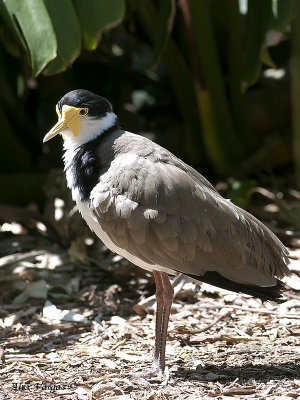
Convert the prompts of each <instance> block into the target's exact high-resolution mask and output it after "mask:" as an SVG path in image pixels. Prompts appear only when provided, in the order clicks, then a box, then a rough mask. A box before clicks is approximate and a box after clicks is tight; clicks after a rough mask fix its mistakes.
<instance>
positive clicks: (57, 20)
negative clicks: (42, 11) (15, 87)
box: [44, 0, 81, 74]
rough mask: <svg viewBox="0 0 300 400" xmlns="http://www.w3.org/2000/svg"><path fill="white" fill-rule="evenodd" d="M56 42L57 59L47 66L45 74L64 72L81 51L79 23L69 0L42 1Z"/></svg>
mask: <svg viewBox="0 0 300 400" xmlns="http://www.w3.org/2000/svg"><path fill="white" fill-rule="evenodd" d="M44 2H45V5H46V7H47V10H48V13H49V16H50V18H51V21H52V25H53V28H54V31H55V34H56V40H57V57H56V58H55V59H54V60H53V61H51V62H50V64H49V65H48V66H47V69H46V73H48V74H55V73H58V72H61V71H64V70H65V69H66V68H67V67H68V65H70V64H71V63H72V62H73V61H74V60H75V58H76V57H77V56H78V54H79V53H80V50H81V31H80V25H79V21H78V19H77V15H76V12H75V9H74V7H73V4H72V1H71V0H64V1H61V0H44Z"/></svg>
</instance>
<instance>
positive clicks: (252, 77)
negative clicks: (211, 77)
mask: <svg viewBox="0 0 300 400" xmlns="http://www.w3.org/2000/svg"><path fill="white" fill-rule="evenodd" d="M271 15H272V0H263V1H261V0H251V1H250V2H249V3H248V13H247V19H246V28H247V29H246V38H245V50H244V60H243V76H242V87H243V88H244V89H245V88H246V87H247V86H250V85H253V84H254V83H255V82H256V81H257V79H258V77H259V74H260V70H261V62H260V57H259V56H260V52H261V48H262V46H263V44H264V42H265V36H266V32H267V30H268V28H269V21H270V19H271Z"/></svg>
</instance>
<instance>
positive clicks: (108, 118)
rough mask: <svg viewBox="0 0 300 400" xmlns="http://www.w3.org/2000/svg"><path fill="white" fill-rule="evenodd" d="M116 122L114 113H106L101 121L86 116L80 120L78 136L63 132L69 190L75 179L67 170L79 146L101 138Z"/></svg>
mask: <svg viewBox="0 0 300 400" xmlns="http://www.w3.org/2000/svg"><path fill="white" fill-rule="evenodd" d="M116 122H117V116H116V114H114V113H113V112H109V113H106V115H105V117H103V118H101V119H97V118H91V117H88V116H86V117H83V118H81V119H80V131H79V134H78V135H77V136H74V134H73V132H72V131H71V130H70V129H65V130H64V131H62V132H61V134H62V135H63V136H64V139H65V140H64V142H63V148H64V150H65V152H64V155H63V160H64V164H65V171H66V172H67V181H68V187H69V188H71V187H72V185H73V177H72V175H71V173H70V171H69V170H67V169H68V167H69V166H70V165H71V163H72V161H73V158H74V156H75V155H76V153H77V150H78V148H79V146H81V145H82V144H84V143H87V142H90V141H91V140H93V139H96V137H98V136H101V135H102V133H103V132H105V131H106V130H107V129H109V128H111V127H112V126H114V125H115V124H116Z"/></svg>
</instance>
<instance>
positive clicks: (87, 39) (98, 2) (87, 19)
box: [73, 0, 125, 50]
mask: <svg viewBox="0 0 300 400" xmlns="http://www.w3.org/2000/svg"><path fill="white" fill-rule="evenodd" d="M73 3H74V5H75V8H76V12H77V15H78V19H79V22H80V25H81V29H82V36H83V45H84V47H85V48H86V49H88V50H94V49H95V48H96V47H97V45H98V41H99V39H100V37H101V33H102V32H103V30H104V29H106V28H108V27H112V26H114V25H116V24H118V23H119V22H121V20H122V18H123V16H124V13H125V0H88V1H86V0H73Z"/></svg>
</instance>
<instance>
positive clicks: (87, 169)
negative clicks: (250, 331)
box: [44, 89, 289, 376]
mask: <svg viewBox="0 0 300 400" xmlns="http://www.w3.org/2000/svg"><path fill="white" fill-rule="evenodd" d="M56 111H57V115H58V122H57V124H56V125H55V126H54V127H53V128H52V129H51V130H50V132H49V133H47V135H46V136H45V137H44V142H46V141H48V140H50V139H52V138H53V137H54V136H56V135H57V134H61V135H62V137H63V139H64V141H63V148H64V155H63V160H64V166H65V172H66V178H67V184H68V187H69V188H70V189H71V191H72V197H73V199H74V201H75V202H76V204H77V207H78V209H79V211H80V213H81V215H82V217H83V218H84V219H85V221H86V222H87V224H88V226H89V227H90V229H91V230H93V231H94V232H95V233H96V234H97V235H98V237H99V238H100V239H101V240H102V241H103V243H104V244H105V245H106V246H107V247H108V248H110V249H111V250H112V251H113V252H116V253H117V254H120V255H122V256H123V257H125V258H127V259H128V260H129V261H131V262H132V263H133V264H135V265H137V266H138V267H141V268H144V269H146V270H148V271H151V272H152V273H153V276H154V280H155V284H156V300H157V312H156V328H155V346H154V357H153V363H152V368H151V371H150V372H149V373H148V375H149V376H155V375H162V374H163V372H164V370H165V345H166V336H167V327H168V320H169V313H170V309H171V304H172V300H173V288H172V286H171V284H170V281H169V277H168V275H177V274H179V273H183V274H185V275H187V276H189V277H192V278H194V279H195V280H198V281H201V282H206V283H209V284H212V285H215V286H218V287H221V288H225V289H228V290H232V291H235V292H241V293H246V294H249V295H252V296H255V297H258V298H260V299H262V300H277V299H279V298H280V295H281V289H282V283H281V281H280V280H279V279H281V278H283V277H284V276H285V275H286V274H288V273H289V270H288V267H287V265H288V252H287V250H286V248H285V247H284V246H283V244H282V243H281V242H280V240H279V239H278V238H277V237H276V236H275V235H274V234H273V233H272V232H271V231H270V229H268V228H267V227H266V226H265V225H264V224H262V223H261V222H260V221H258V220H257V219H256V218H255V217H254V216H253V215H251V214H249V213H248V212H246V211H244V210H243V209H241V208H239V207H237V206H235V205H234V204H232V203H231V202H230V201H229V200H226V199H224V198H223V197H222V196H221V195H220V194H219V193H218V192H217V191H216V190H215V189H214V187H213V186H212V185H211V184H210V183H209V182H208V181H207V180H206V179H205V178H204V177H203V176H202V175H201V174H200V173H199V172H197V171H196V170H195V169H193V168H192V167H190V166H189V165H187V164H185V163H184V162H183V161H181V160H180V159H179V158H177V157H176V156H174V155H173V154H172V153H170V152H169V151H168V150H166V149H164V148H163V147H161V146H159V145H158V144H156V143H154V142H153V141H151V140H149V139H147V138H145V137H143V136H140V135H136V134H134V133H130V132H127V131H124V130H123V129H121V127H120V126H119V123H118V118H117V116H116V114H114V112H113V110H112V106H111V104H110V103H109V101H108V100H106V99H105V98H104V97H101V96H98V95H96V94H93V93H91V92H89V91H87V90H81V89H80V90H73V91H71V92H69V93H67V94H66V95H64V96H63V97H62V99H61V100H60V101H59V102H58V103H57V106H56Z"/></svg>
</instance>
